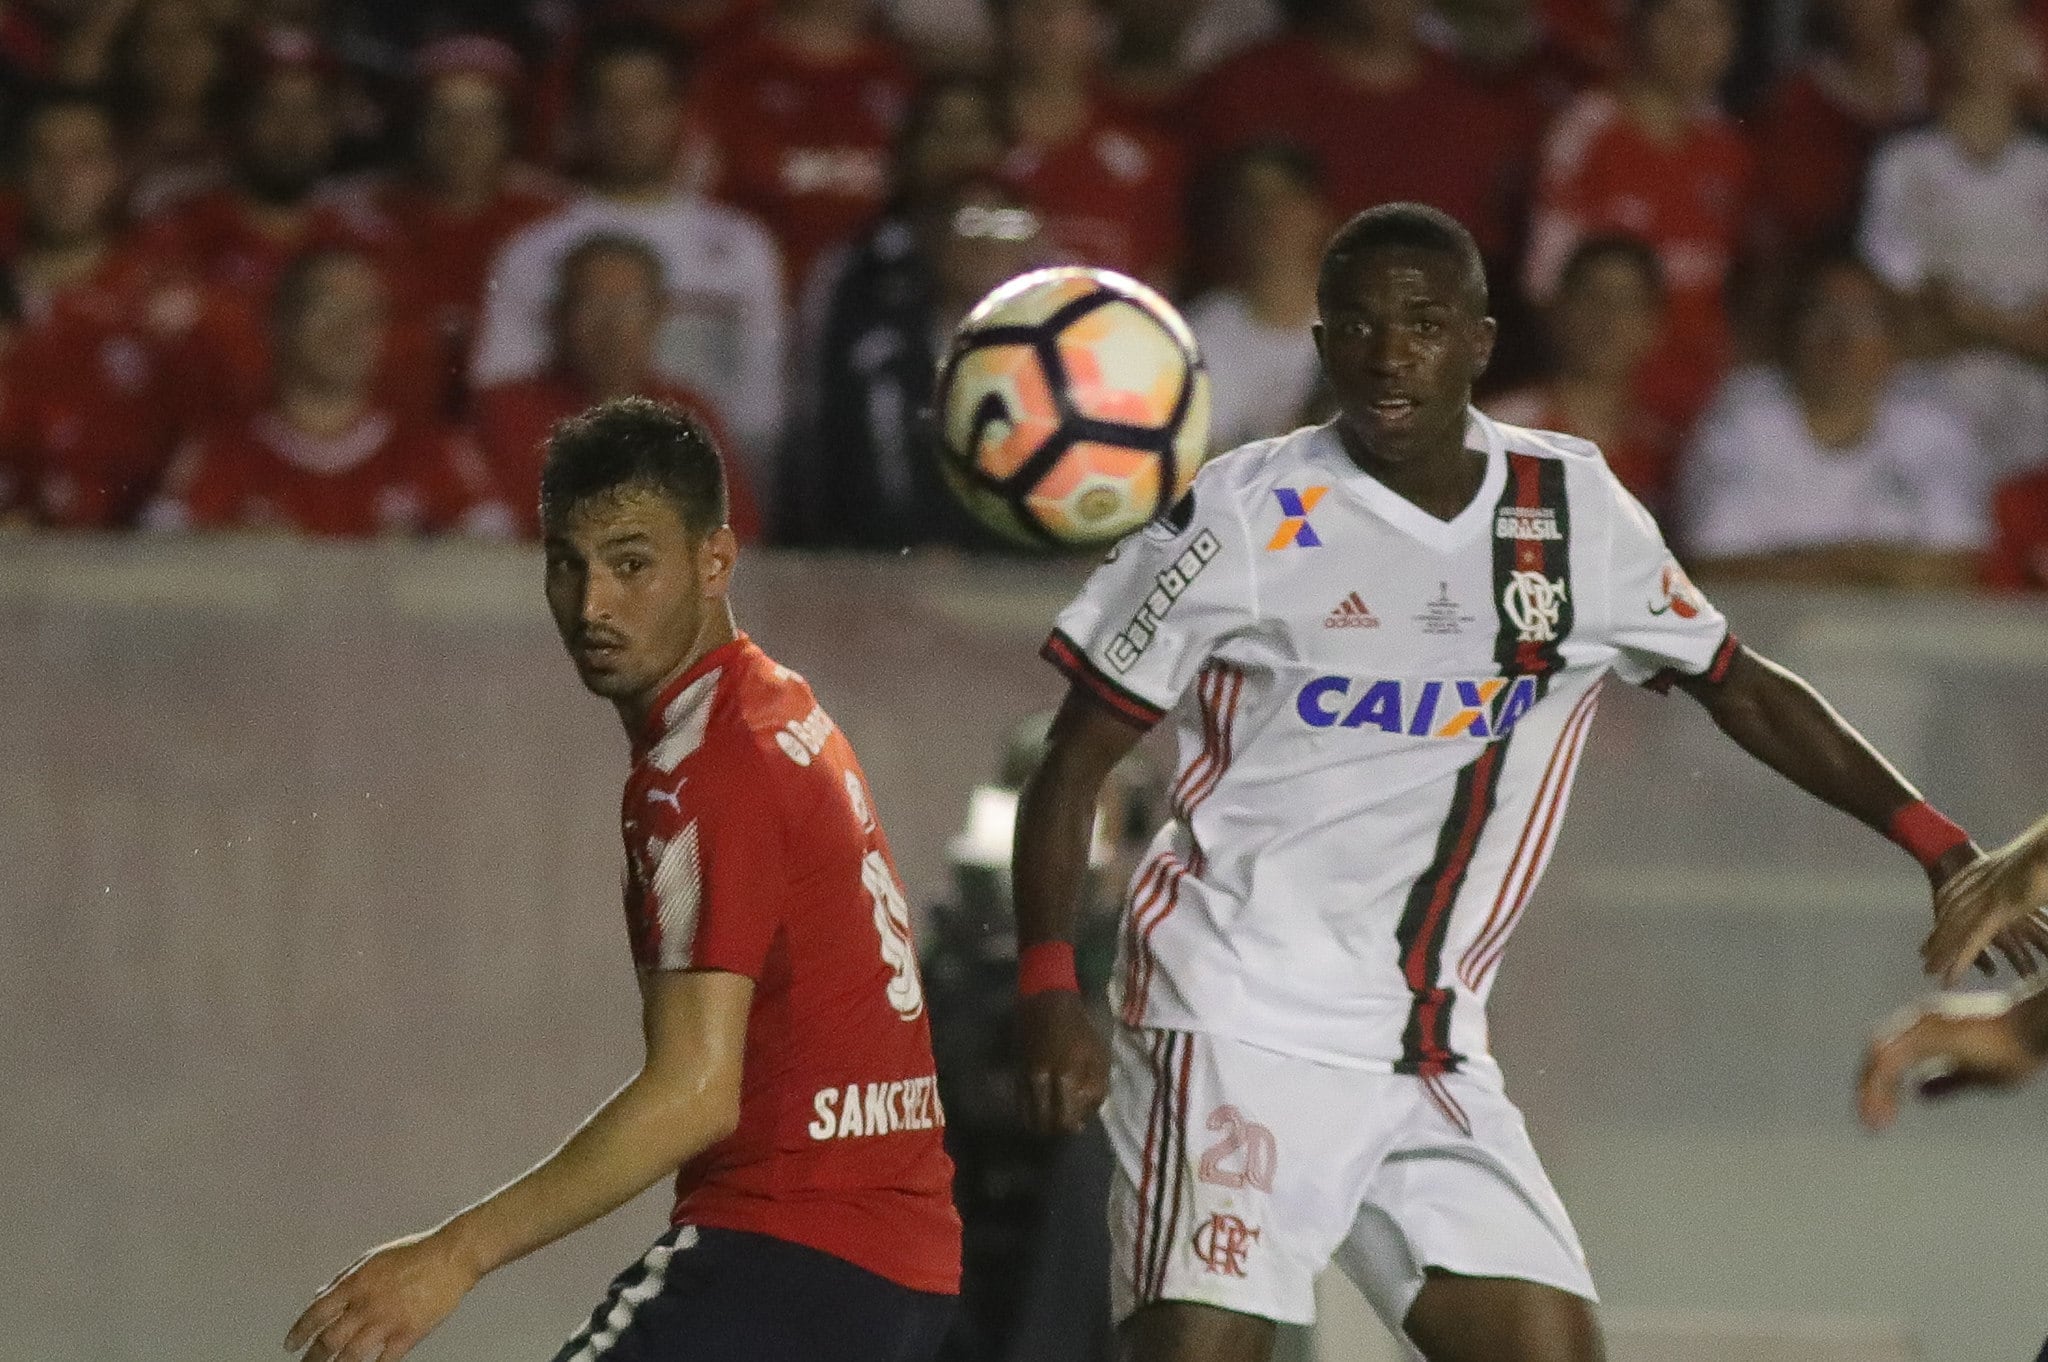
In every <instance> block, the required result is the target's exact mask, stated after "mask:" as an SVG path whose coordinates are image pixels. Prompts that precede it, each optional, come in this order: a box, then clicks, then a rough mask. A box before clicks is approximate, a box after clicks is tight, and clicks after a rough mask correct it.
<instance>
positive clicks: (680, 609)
mask: <svg viewBox="0 0 2048 1362" xmlns="http://www.w3.org/2000/svg"><path fill="white" fill-rule="evenodd" d="M546 553H547V597H548V609H549V611H550V612H551V613H552V614H553V615H554V617H555V628H556V629H557V630H558V631H559V632H560V633H561V635H562V643H563V645H564V646H565V647H567V648H568V650H569V658H570V660H571V661H572V662H574V663H575V664H576V674H577V675H578V676H579V677H581V678H582V680H583V684H584V685H585V686H587V687H589V688H590V690H591V691H592V692H593V693H595V694H598V695H602V696H603V697H605V698H606V699H607V700H613V701H618V702H621V703H624V704H632V703H634V702H636V701H640V702H644V701H650V700H652V699H653V697H654V694H655V692H656V691H658V690H659V689H660V688H661V685H662V683H663V682H665V681H667V680H668V679H669V678H671V677H673V676H674V675H676V673H678V672H680V671H681V670H682V669H683V668H684V667H685V666H686V665H688V663H689V662H690V660H691V659H692V658H694V657H696V656H697V655H698V653H699V652H700V651H701V649H700V648H699V646H698V644H699V639H700V637H701V636H702V635H703V634H704V632H705V628H706V624H707V621H709V620H710V619H711V618H712V617H713V614H714V612H715V611H719V610H722V609H723V608H724V601H725V593H726V588H727V587H728V586H729V585H730V584H731V581H732V565H733V557H734V547H733V538H732V531H730V530H726V529H719V530H716V531H714V532H713V533H711V534H709V535H706V536H703V537H701V538H700V537H697V536H693V535H692V534H691V533H690V531H689V528H688V527H687V526H685V525H684V524H683V518H682V515H681V514H680V513H679V512H678V511H677V509H676V506H675V503H674V502H673V501H671V500H670V499H669V498H668V497H666V496H664V495H663V494H661V493H659V492H655V491H651V490H641V489H630V488H629V489H623V490H620V491H617V492H612V493H608V494H606V495H602V496H596V497H590V498H586V499H585V500H583V501H581V502H578V503H577V504H576V505H574V506H572V507H570V508H569V510H568V511H567V513H566V514H565V515H564V516H563V517H562V520H561V522H560V523H558V524H551V525H549V526H548V528H547V542H546Z"/></svg>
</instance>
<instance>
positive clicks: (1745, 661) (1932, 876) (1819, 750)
mask: <svg viewBox="0 0 2048 1362" xmlns="http://www.w3.org/2000/svg"><path fill="white" fill-rule="evenodd" d="M1679 685H1680V686H1682V687H1683V688H1684V689H1685V691H1686V693H1687V694H1689V695H1691V696H1692V697H1693V698H1694V699H1695V700H1698V701H1699V702H1700V704H1702V705H1703V706H1705V707H1706V710H1707V712H1708V713H1709V714H1710V715H1712V716H1713V719H1714V723H1715V724H1716V725H1718V726H1719V727H1720V729H1721V731H1722V732H1724V733H1726V734H1727V735H1728V736H1729V737H1731V738H1733V739H1734V740H1735V741H1736V743H1737V744H1738V745H1740V746H1741V747H1742V749H1743V750H1744V751H1746V752H1748V753H1749V754H1750V755H1751V756H1753V757H1755V758H1756V759H1757V760H1758V761H1761V762H1763V763H1764V764H1765V765H1766V766H1768V767H1770V768H1771V769H1772V770H1774V771H1776V772H1777V773H1778V774H1779V775H1782V776H1784V777H1785V778H1786V779H1787V780H1789V781H1791V782H1792V783H1793V784H1795V785H1797V786H1798V787H1799V788H1800V789H1802V790H1805V791H1806V792H1807V793H1808V794H1810V795H1812V796H1813V797H1814V798H1816V799H1819V800H1822V801H1823V802H1825V803H1828V804H1832V805H1834V806H1835V807H1836V808H1838V809H1840V810H1842V811H1843V812H1844V813H1846V814H1848V815H1850V816H1851V817H1853V818H1855V819H1857V820H1859V821H1860V822H1862V823H1863V824H1864V825H1865V826H1867V827H1870V828H1872V829H1875V830H1876V831H1878V832H1880V833H1882V834H1884V835H1885V836H1887V837H1890V838H1892V839H1893V840H1896V841H1899V842H1900V843H1901V844H1902V845H1905V846H1906V847H1907V848H1908V849H1909V850H1912V851H1913V852H1914V854H1915V855H1916V856H1917V857H1919V859H1920V861H1921V864H1922V866H1924V867H1925V869H1926V871H1927V877H1928V879H1929V881H1930V882H1931V883H1932V884H1933V886H1934V888H1935V889H1936V890H1937V891H1939V890H1940V889H1941V887H1942V886H1943V885H1944V884H1946V883H1947V882H1948V881H1949V879H1950V878H1951V877H1953V876H1954V875H1955V874H1956V873H1957V872H1958V871H1960V870H1962V868H1963V867H1964V866H1966V865H1968V864H1970V862H1972V861H1974V860H1976V859H1977V858H1979V857H1980V856H1982V855H1983V852H1981V851H1979V850H1978V849H1977V846H1976V844H1975V843H1973V842H1971V841H1970V840H1969V838H1968V837H1967V836H1966V835H1964V834H1963V833H1962V832H1961V831H1960V830H1959V829H1956V828H1955V827H1954V826H1953V825H1952V824H1949V823H1948V822H1947V821H1946V820H1945V819H1942V818H1941V817H1940V816H1939V815H1938V814H1935V813H1933V811H1932V810H1930V809H1928V808H1927V805H1926V802H1925V801H1924V800H1922V799H1921V797H1920V792H1919V791H1917V790H1915V789H1914V788H1913V787H1912V786H1911V785H1910V784H1908V783H1907V781H1906V778H1905V777H1904V776H1902V775H1900V774H1899V773H1898V771H1897V770H1896V769H1895V768H1894V767H1893V766H1892V764H1891V763H1890V762H1888V761H1886V760H1885V759H1884V758H1883V757H1882V756H1881V755H1879V753H1878V751H1877V749H1876V748H1874V747H1872V746H1871V745H1870V744H1869V742H1867V741H1866V740H1865V739H1864V737H1863V735H1862V734H1860V733H1858V732H1857V731H1856V730H1855V729H1854V728H1852V727H1850V725H1849V723H1848V721H1847V720H1845V719H1843V718H1842V716H1841V715H1840V714H1838V713H1836V712H1835V709H1834V707H1833V706H1832V705H1830V704H1829V703H1828V702H1827V701H1826V700H1824V699H1822V698H1821V696H1820V694H1819V692H1817V691H1815V690H1814V689H1813V687H1812V686H1809V685H1807V684H1806V682H1804V681H1802V680H1801V679H1800V678H1799V677H1797V676H1795V675H1793V674H1792V673H1791V672H1789V671H1787V670H1786V669H1785V668H1783V667H1780V666H1779V665H1778V664H1777V663H1775V662H1772V661H1770V660H1769V659H1768V658H1765V657H1761V656H1759V655H1758V654H1756V653H1754V652H1752V651H1750V650H1749V649H1748V648H1737V649H1736V651H1735V656H1734V658H1733V660H1732V661H1731V662H1730V664H1729V666H1728V668H1727V670H1726V671H1725V672H1724V673H1722V675H1721V679H1720V680H1719V681H1715V680H1712V679H1710V678H1709V677H1708V676H1704V675H1702V676H1693V677H1686V678H1682V679H1681V680H1680V681H1679ZM1943 843H1946V844H1947V845H1945V846H1944V845H1943ZM1996 944H1997V946H1998V949H1999V951H2000V953H2001V954H2003V955H2004V956H2005V958H2006V959H2007V960H2008V961H2010V962H2011V964H2012V966H2013V968H2014V969H2015V970H2017V971H2019V972H2020V973H2022V974H2031V973H2032V972H2033V970H2034V961H2033V955H2034V953H2036V952H2039V953H2041V954H2043V955H2048V930H2044V929H2043V928H2042V927H2041V926H2040V925H2039V924H2037V923H2033V922H2024V923H2021V924H2020V925H2018V926H2016V927H2013V928H2010V929H2008V930H2007V931H2006V932H2005V933H2004V934H2002V935H2001V936H1999V937H1998V939H1997V942H1996Z"/></svg>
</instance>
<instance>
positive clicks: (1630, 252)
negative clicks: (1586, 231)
mask: <svg viewBox="0 0 2048 1362" xmlns="http://www.w3.org/2000/svg"><path fill="white" fill-rule="evenodd" d="M1609 260H1620V261H1623V262H1625V263H1626V264H1628V265H1630V266H1633V267H1634V269H1635V271H1636V272H1637V273H1638V274H1640V275H1642V276H1643V278H1644V280H1646V281H1647V282H1648V283H1649V285H1650V292H1651V293H1653V294H1655V295H1656V296H1657V299H1658V301H1660V302H1661V301H1662V300H1663V298H1664V262H1663V261H1661V260H1659V259H1658V258H1657V249H1656V247H1654V246H1652V245H1650V243H1649V242H1647V241H1645V240H1643V239H1642V238H1641V237H1639V236H1630V235H1629V234H1627V233H1625V232H1602V233H1600V234H1599V235H1597V236H1589V237H1587V238H1586V239H1585V240H1584V241H1581V242H1580V243H1579V244H1578V245H1577V246H1574V247H1573V248H1572V253H1571V254H1570V255H1568V256H1566V257H1565V261H1564V268H1563V269H1561V270H1559V271H1558V272H1557V291H1558V292H1559V293H1562V292H1564V291H1565V290H1566V289H1568V288H1570V287H1571V286H1572V285H1574V284H1576V283H1578V282H1579V279H1580V278H1581V277H1582V276H1583V275H1584V274H1585V273H1586V272H1587V271H1588V270H1590V269H1592V268H1593V267H1594V266H1595V265H1600V264H1604V263H1606V262H1607V261H1609Z"/></svg>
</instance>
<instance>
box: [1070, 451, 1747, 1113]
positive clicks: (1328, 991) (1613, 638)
mask: <svg viewBox="0 0 2048 1362" xmlns="http://www.w3.org/2000/svg"><path fill="white" fill-rule="evenodd" d="M1466 443H1467V446H1468V448H1472V449H1475V450H1478V451H1480V452H1481V453H1482V454H1483V456H1484V459H1485V476H1484V480H1483V482H1482V484H1481V486H1480V489H1479V491H1478V493H1477V495H1476V496H1475V497H1474V498H1473V500H1472V502H1471V503H1470V504H1469V505H1468V506H1467V507H1466V508H1465V509H1464V510H1463V511H1462V512H1460V513H1459V514H1458V515H1457V516H1455V517H1453V518H1452V519H1450V520H1448V521H1443V520H1438V519H1436V518H1435V517H1433V516H1431V515H1429V514H1427V513H1426V512H1424V511H1422V510H1420V509H1418V508H1417V507H1416V506H1414V505H1413V504H1412V503H1410V502H1408V501H1406V500H1404V499H1402V498H1401V497H1399V496H1397V495H1396V494H1394V493H1393V492H1391V491H1390V490H1388V489H1387V488H1386V487H1385V486H1384V485H1383V484H1381V483H1380V482H1378V481H1377V480H1376V479H1374V478H1372V477H1371V476H1369V475H1368V474H1366V473H1364V472H1363V471H1361V470H1360V469H1359V468H1358V467H1357V466H1356V465H1355V464H1354V463H1353V462H1352V461H1351V459H1350V457H1349V456H1348V455H1347V454H1346V452H1345V450H1344V446H1343V444H1342V441H1341V440H1340V438H1339V437H1338V435H1337V433H1336V431H1335V430H1334V429H1333V428H1332V427H1330V426H1318V427H1311V428H1308V429H1304V430H1299V431H1296V432H1294V433H1293V434H1291V435H1286V436H1283V437H1281V438H1279V439H1277V440H1269V441H1264V442H1261V443H1258V444H1253V445H1247V446H1245V447H1244V448H1242V449H1239V450H1236V451H1234V452H1232V453H1229V454H1225V455H1222V456H1219V457H1218V458H1216V459H1214V460H1212V461H1211V462H1210V463H1209V464H1208V465H1207V466H1206V467H1204V469H1203V470H1202V472H1201V474H1200V475H1199V476H1198V477H1197V478H1196V480H1195V485H1194V490H1193V492H1192V493H1191V495H1190V498H1189V499H1188V500H1187V501H1184V502H1183V503H1181V505H1179V506H1178V507H1176V509H1175V511H1174V512H1173V513H1172V514H1171V515H1170V516H1169V517H1168V518H1167V519H1165V520H1164V521H1162V522H1160V523H1158V524H1155V525H1153V526H1150V527H1148V528H1146V529H1144V530H1142V531H1140V532H1138V533H1137V534H1135V535H1133V536H1131V537H1130V538H1128V539H1126V540H1125V541H1124V542H1123V543H1122V544H1121V545H1120V546H1119V548H1118V549H1117V550H1116V551H1115V552H1114V554H1113V555H1112V557H1111V559H1110V561H1109V562H1107V563H1106V564H1105V565H1104V566H1103V567H1101V568H1100V569H1098V570H1097V572H1096V573H1095V575H1094V577H1093V578H1092V579H1090V581H1089V583H1088V585H1087V586H1086V587H1085V588H1084V589H1083V590H1082V592H1081V595H1080V596H1079V598H1078V599H1076V600H1075V601H1074V603H1073V604H1072V605H1070V606H1068V607H1067V609H1066V610H1065V611H1064V612H1062V613H1061V615H1060V617H1059V620H1058V623H1057V626H1056V628H1055V630H1054V633H1053V635H1052V637H1051V639H1050V640H1049V641H1048V643H1047V645H1046V651H1047V655H1048V656H1049V658H1050V659H1051V660H1052V661H1054V662H1055V663H1056V664H1057V665H1059V666H1060V667H1061V668H1062V669H1063V670H1065V671H1066V672H1067V673H1068V675H1069V676H1070V677H1072V678H1073V679H1074V681H1075V682H1076V684H1078V685H1081V686H1083V687H1085V688H1087V689H1088V690H1089V691H1091V692H1092V693H1093V694H1094V695H1095V696H1096V697H1097V698H1098V699H1100V700H1101V702H1102V703H1103V704H1105V705H1107V706H1109V707H1110V708H1111V709H1112V710H1114V711H1115V712H1116V713H1118V714H1120V715H1122V716H1124V717H1125V718H1126V719H1128V720H1129V721H1130V722H1132V723H1133V724H1136V725H1140V726H1144V725H1150V724H1152V723H1154V722H1156V721H1157V720H1159V719H1161V718H1165V719H1167V720H1168V721H1169V722H1170V723H1171V724H1172V726H1173V732H1174V734H1175V737H1176V739H1177V742H1178V746H1179V763H1178V768H1177V774H1176V778H1175V780H1174V782H1173V785H1172V791H1171V796H1172V797H1171V814H1172V817H1171V821H1169V822H1168V823H1167V825H1166V826H1165V827H1164V828H1163V829H1161V831H1160V832H1159V834H1158V836H1157V837H1156V838H1155V839H1154V840H1153V843H1152V846H1151V849H1150V852H1149V854H1148V855H1147V856H1146V858H1145V860H1144V861H1143V863H1142V864H1141V866H1140V868H1139V870H1138V872H1137V875H1136V876H1135V878H1134V880H1133V882H1132V886H1131V900H1130V905H1129V909H1128V915H1127V919H1126V923H1125V934H1124V940H1123V946H1122V952H1121V955H1120V958H1119V963H1118V969H1117V975H1116V978H1115V980H1114V981H1113V985H1112V987H1113V993H1112V996H1113V998H1114V1000H1115V1002H1116V1005H1117V1006H1118V1007H1119V1008H1120V1009H1121V1011H1122V1014H1123V1016H1124V1017H1125V1019H1126V1020H1127V1021H1130V1022H1131V1023H1132V1024H1134V1025H1145V1026H1155V1027H1164V1028H1170V1029H1180V1030H1193V1031H1204V1032H1211V1033H1215V1034H1221V1035H1228V1036H1233V1037H1237V1038H1239V1039H1242V1040H1246V1041H1250V1042H1252V1043H1255V1044H1259V1045H1263V1046H1266V1047H1268V1048H1271V1049H1275V1050H1279V1051H1283V1052H1286V1053H1290V1054H1297V1055H1303V1056H1307V1057H1310V1058H1315V1059H1320V1060H1323V1061H1325V1062H1328V1063H1336V1064H1346V1065H1352V1066H1356V1067H1362V1068H1374V1069H1380V1070H1387V1069H1392V1070H1394V1071H1397V1072H1405V1073H1432V1072H1436V1073H1441V1072H1448V1071H1451V1070H1455V1069H1458V1068H1460V1067H1462V1066H1465V1065H1468V1064H1489V1063H1491V1061H1490V1060H1488V1059H1487V1058H1486V1054H1487V1025H1486V1017H1485V1012H1484V1007H1485V1001H1486V997H1487V994H1488V992H1489V991H1490V990H1491V987H1492V981H1493V978H1494V970H1495V967H1496V966H1497V965H1498V964H1499V961H1500V953H1501V951H1502V949H1503V948H1504V947H1505V945H1506V942H1507V937H1508V934H1509V933H1510V932H1511V931H1512V930H1513V928H1514V926H1515V923H1516V921H1517V919H1518V918H1519V917H1520V915H1521V912H1522V910H1523V908H1524V906H1525V905H1526V904H1527V902H1528V898H1529V895H1530V893H1531V891H1532V890H1533V889H1534V887H1535V884H1536V881H1537V878H1538V877H1539V876H1540V875H1541V873H1542V871H1543V867H1544V864H1545V862H1546V861H1547V860H1548V858H1549V856H1550V849H1551V846H1552V844H1553V841H1554V839H1555V837H1556V835H1557V831H1558V826H1559V822H1560V816H1561V814H1562V812H1563V808H1564V803H1565V799H1566V796H1567V795H1568V793H1569V792H1570V789H1571V784H1572V777H1573V773H1574V771H1575V769H1576V767H1577V763H1578V757H1579V752H1580V750H1581V748H1582V745H1583V743H1584V740H1585V735H1586V728H1587V725H1588V724H1589V723H1590V722H1591V719H1592V715H1593V707H1594V704H1595V700H1596V696H1597V693H1598V688H1599V684H1600V681H1601V679H1602V677H1604V676H1605V675H1606V674H1607V673H1608V672H1610V671H1612V672H1615V673H1618V674H1619V675H1620V676H1621V677H1622V678H1624V679H1625V680H1628V681H1631V682H1637V683H1644V684H1650V685H1653V686H1659V687H1661V686H1663V685H1665V684H1668V682H1669V681H1670V680H1671V679H1672V678H1673V677H1674V676H1675V675H1676V674H1681V673H1683V674H1702V673H1704V674H1708V675H1710V676H1717V675H1719V674H1720V673H1721V672H1722V671H1723V670H1724V669H1725V668H1726V667H1727V665H1728V664H1729V661H1730V659H1731V658H1732V656H1733V650H1734V643H1733V640H1732V638H1731V637H1730V636H1729V634H1728V629H1727V625H1726V622H1725V621H1724V620H1723V619H1722V617H1721V616H1720V614H1719V613H1718V612H1717V611H1715V609H1714V608H1713V607H1712V606H1711V605H1710V604H1708V603H1707V601H1706V600H1705V599H1704V598H1703V597H1702V596H1700V594H1699V593H1698V592H1697V591H1696V590H1694V589H1693V587H1692V585H1691V584H1690V583H1689V582H1688V581H1687V580H1686V577H1685V574H1684V573H1683V572H1682V571H1681V570H1680V569H1679V566H1678V564H1677V563H1676V562H1675V561H1674V560H1673V559H1672V557H1671V554H1670V553H1669V551H1668V550H1667V549H1666V548H1665V546H1664V540H1663V538H1662V536H1661V535H1660V533H1659V532H1658V529H1657V526H1656V523H1655V522H1654V521H1653V520H1651V518H1650V516H1649V515H1648V513H1647V512H1645V511H1644V510H1643V509H1642V507H1641V505H1640V504H1638V503H1637V502H1636V500H1635V499H1634V498H1633V497H1631V496H1630V495H1629V494H1628V492H1627V491H1626V490H1624V489H1623V488H1622V486H1621V485H1620V483H1618V482H1617V481H1616V480H1615V478H1614V475H1613V474H1612V473H1611V472H1610V471H1609V470H1608V468H1607V465H1606V464H1605V463H1604V462H1603V461H1602V460H1601V458H1600V456H1599V453H1598V451H1597V450H1596V449H1595V448H1594V447H1593V446H1591V445H1589V444H1587V443H1585V442H1584V441H1580V440H1574V439H1572V438H1570V437H1568V436H1560V435H1553V434H1549V433H1546V432H1540V431H1531V430H1525V429H1521V428H1519V427H1514V426H1505V425H1501V424H1500V423H1498V422H1495V421H1493V420H1491V419H1489V418H1487V417H1485V416H1482V415H1480V414H1479V413H1477V412H1473V413H1472V414H1471V416H1470V419H1469V425H1468V428H1467V436H1466Z"/></svg>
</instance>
